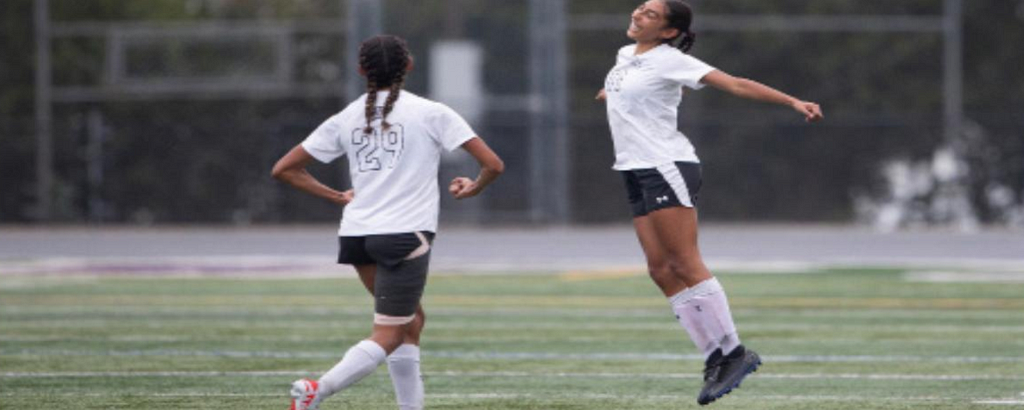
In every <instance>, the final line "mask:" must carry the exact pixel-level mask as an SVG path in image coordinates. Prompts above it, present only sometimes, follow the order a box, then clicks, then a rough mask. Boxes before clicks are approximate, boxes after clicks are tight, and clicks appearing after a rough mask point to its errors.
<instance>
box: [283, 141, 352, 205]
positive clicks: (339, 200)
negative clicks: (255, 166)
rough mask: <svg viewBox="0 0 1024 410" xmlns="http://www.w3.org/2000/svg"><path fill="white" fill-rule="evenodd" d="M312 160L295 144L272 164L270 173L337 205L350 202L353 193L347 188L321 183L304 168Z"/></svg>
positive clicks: (310, 156)
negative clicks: (344, 189) (345, 189)
mask: <svg viewBox="0 0 1024 410" xmlns="http://www.w3.org/2000/svg"><path fill="white" fill-rule="evenodd" d="M312 161H313V156H312V155H309V153H308V152H306V149H305V148H302V145H296V146H295V148H292V150H291V151H288V153H287V154H285V155H284V156H283V157H281V159H279V160H278V161H277V163H276V164H274V169H273V170H272V171H270V175H271V176H273V177H274V178H275V179H277V180H279V181H282V182H285V183H287V184H288V185H291V186H293V187H295V188H298V189H300V190H302V191H304V192H307V193H310V194H312V195H315V196H318V197H320V198H324V199H326V200H328V201H331V202H334V203H336V204H338V205H346V204H348V203H349V202H352V198H353V197H354V195H355V193H354V192H353V191H352V190H351V189H349V190H347V191H344V192H342V191H338V190H336V189H334V188H331V187H329V186H327V185H324V184H322V183H321V182H320V181H318V180H317V179H316V178H314V177H313V175H311V174H310V173H309V171H307V170H306V166H307V165H309V163H310V162H312Z"/></svg>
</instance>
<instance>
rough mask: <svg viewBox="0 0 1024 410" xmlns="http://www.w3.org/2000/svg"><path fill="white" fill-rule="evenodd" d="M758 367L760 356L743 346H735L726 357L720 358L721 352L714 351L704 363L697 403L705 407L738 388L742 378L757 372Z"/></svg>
mask: <svg viewBox="0 0 1024 410" xmlns="http://www.w3.org/2000/svg"><path fill="white" fill-rule="evenodd" d="M760 365H761V356H758V355H757V353H755V352H754V351H753V350H749V349H747V348H744V347H743V345H739V346H737V347H736V349H733V351H732V352H730V353H729V355H728V356H722V351H721V350H716V351H715V352H714V353H712V354H711V357H709V358H708V360H707V362H705V363H704V388H702V389H701V390H700V395H699V396H697V403H698V404H700V405H701V406H703V405H706V404H708V403H711V402H713V401H715V400H718V399H719V398H721V397H722V396H725V395H726V394H729V392H731V391H732V389H736V388H739V387H740V383H742V382H743V378H745V377H747V375H748V374H750V373H753V372H755V371H757V367H758V366H760Z"/></svg>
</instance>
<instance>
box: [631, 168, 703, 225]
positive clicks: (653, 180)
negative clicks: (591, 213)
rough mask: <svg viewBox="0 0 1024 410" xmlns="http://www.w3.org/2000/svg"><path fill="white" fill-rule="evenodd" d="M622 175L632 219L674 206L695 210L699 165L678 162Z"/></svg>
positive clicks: (698, 190) (699, 184)
mask: <svg viewBox="0 0 1024 410" xmlns="http://www.w3.org/2000/svg"><path fill="white" fill-rule="evenodd" d="M620 172H622V178H623V180H624V181H625V182H626V192H627V194H628V195H629V206H630V208H631V209H632V211H633V217H638V216H645V215H647V214H649V213H651V212H654V211H657V210H659V209H664V208H668V207H673V206H685V207H687V208H694V207H696V205H697V193H699V192H700V186H701V177H700V164H698V163H696V162H676V163H670V164H665V165H662V166H659V167H657V168H645V169H630V170H626V171H620Z"/></svg>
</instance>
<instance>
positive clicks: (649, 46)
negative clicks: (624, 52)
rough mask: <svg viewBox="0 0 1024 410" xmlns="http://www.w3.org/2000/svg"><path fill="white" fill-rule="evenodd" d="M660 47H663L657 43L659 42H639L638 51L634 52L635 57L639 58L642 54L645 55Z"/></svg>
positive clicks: (637, 44)
mask: <svg viewBox="0 0 1024 410" xmlns="http://www.w3.org/2000/svg"><path fill="white" fill-rule="evenodd" d="M660 45H661V42H657V41H652V42H649V43H648V42H639V41H638V42H637V43H636V50H633V55H635V56H638V55H640V54H643V53H646V52H648V51H651V50H653V49H654V48H655V47H657V46H660Z"/></svg>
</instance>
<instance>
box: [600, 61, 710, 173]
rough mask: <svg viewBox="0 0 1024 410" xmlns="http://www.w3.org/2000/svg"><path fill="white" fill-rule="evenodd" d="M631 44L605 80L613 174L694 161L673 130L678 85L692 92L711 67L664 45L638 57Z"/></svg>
mask: <svg viewBox="0 0 1024 410" xmlns="http://www.w3.org/2000/svg"><path fill="white" fill-rule="evenodd" d="M635 51H636V45H635V44H634V45H629V46H625V47H623V48H622V49H620V50H619V54H618V56H617V58H616V62H615V67H614V68H612V71H611V72H609V73H608V77H607V78H606V79H605V85H604V91H605V94H606V95H607V100H606V102H607V109H608V125H609V126H610V127H611V131H612V141H613V142H614V144H615V165H614V166H613V167H612V168H614V169H617V170H628V169H642V168H655V167H658V166H660V165H664V164H668V163H672V162H677V161H687V162H700V160H699V159H698V158H697V153H696V152H695V151H694V149H693V144H691V143H690V140H689V139H687V138H686V136H685V135H683V133H682V132H680V131H679V129H678V117H679V103H680V102H681V101H682V98H683V87H684V86H685V87H689V88H691V89H694V90H697V89H700V88H702V87H703V86H704V85H703V84H701V82H700V80H701V79H702V78H704V76H706V75H708V73H710V72H712V71H714V70H715V68H714V67H712V66H710V65H708V64H706V63H704V62H703V61H700V60H698V59H697V58H695V57H693V56H690V55H688V54H685V53H683V52H682V51H679V49H677V48H675V47H672V46H670V45H668V44H662V45H659V46H657V47H655V48H653V49H651V50H648V51H647V52H646V53H643V54H641V55H633V53H634V52H635Z"/></svg>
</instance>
